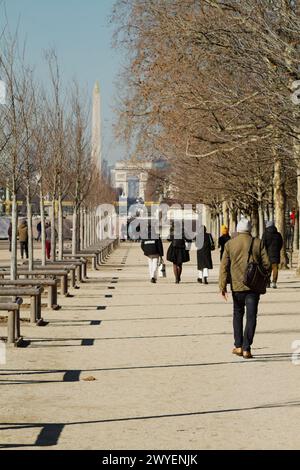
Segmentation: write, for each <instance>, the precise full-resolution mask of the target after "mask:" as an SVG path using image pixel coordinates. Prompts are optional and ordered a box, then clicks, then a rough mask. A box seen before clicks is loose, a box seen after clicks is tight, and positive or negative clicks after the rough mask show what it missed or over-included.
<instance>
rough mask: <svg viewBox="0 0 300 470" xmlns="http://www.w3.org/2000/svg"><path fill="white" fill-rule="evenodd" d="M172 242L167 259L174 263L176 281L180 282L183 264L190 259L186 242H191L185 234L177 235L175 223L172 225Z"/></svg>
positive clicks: (170, 238)
mask: <svg viewBox="0 0 300 470" xmlns="http://www.w3.org/2000/svg"><path fill="white" fill-rule="evenodd" d="M168 240H169V241H171V244H170V246H169V248H168V252H167V260H168V261H170V262H171V263H173V272H174V276H175V283H176V284H179V283H180V281H181V274H182V265H183V263H187V262H188V261H190V254H189V251H188V250H187V249H186V242H190V240H188V239H187V238H186V237H185V236H184V235H183V234H182V235H181V237H180V238H178V237H177V234H175V230H174V223H173V224H172V226H171V231H170V237H169V239H168Z"/></svg>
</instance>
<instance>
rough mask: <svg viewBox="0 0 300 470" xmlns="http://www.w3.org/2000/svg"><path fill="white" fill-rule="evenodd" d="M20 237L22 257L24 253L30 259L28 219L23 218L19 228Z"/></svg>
mask: <svg viewBox="0 0 300 470" xmlns="http://www.w3.org/2000/svg"><path fill="white" fill-rule="evenodd" d="M18 237H19V242H20V251H21V258H22V259H23V258H24V253H25V256H26V258H27V259H28V226H27V221H26V219H24V220H22V221H21V223H20V225H19V228H18Z"/></svg>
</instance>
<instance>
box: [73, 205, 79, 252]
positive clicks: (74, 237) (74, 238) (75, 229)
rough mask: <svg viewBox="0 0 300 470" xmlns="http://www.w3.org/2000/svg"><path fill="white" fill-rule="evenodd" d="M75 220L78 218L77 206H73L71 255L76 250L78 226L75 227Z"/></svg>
mask: <svg viewBox="0 0 300 470" xmlns="http://www.w3.org/2000/svg"><path fill="white" fill-rule="evenodd" d="M77 220H78V210H77V206H76V204H75V206H74V207H73V224H72V255H76V254H77V252H78V242H77V240H78V227H77Z"/></svg>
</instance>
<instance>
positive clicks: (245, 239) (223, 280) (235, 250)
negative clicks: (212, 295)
mask: <svg viewBox="0 0 300 470" xmlns="http://www.w3.org/2000/svg"><path fill="white" fill-rule="evenodd" d="M251 241H252V237H251V235H250V234H248V233H239V234H238V235H237V237H236V238H233V239H232V240H229V242H227V243H226V245H225V250H224V254H223V258H222V261H221V266H220V278H219V285H220V290H221V291H223V290H225V289H226V285H227V283H228V279H229V275H230V278H231V289H232V291H233V292H244V291H249V290H250V289H249V288H248V287H247V286H245V284H244V275H245V271H246V267H247V263H248V254H249V249H250V245H251ZM252 255H253V258H252V259H251V261H252V260H253V261H255V262H256V263H258V264H260V265H262V266H263V267H264V269H265V270H266V271H268V270H269V269H270V263H269V258H268V255H267V252H266V249H265V248H264V246H263V244H262V242H261V240H259V238H255V239H254V242H253V248H252Z"/></svg>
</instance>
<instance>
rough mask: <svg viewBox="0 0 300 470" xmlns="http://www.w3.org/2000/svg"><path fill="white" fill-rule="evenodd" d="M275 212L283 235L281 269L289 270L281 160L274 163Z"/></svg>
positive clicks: (277, 224) (276, 222) (276, 221)
mask: <svg viewBox="0 0 300 470" xmlns="http://www.w3.org/2000/svg"><path fill="white" fill-rule="evenodd" d="M273 186H274V212H275V224H276V227H277V229H278V232H279V233H281V235H282V238H283V247H282V250H281V257H280V267H281V268H287V256H286V233H285V204H286V195H285V188H284V180H283V175H282V163H281V160H276V161H275V163H274V179H273Z"/></svg>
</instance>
